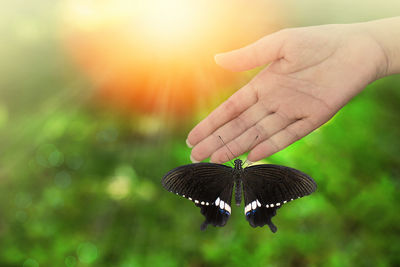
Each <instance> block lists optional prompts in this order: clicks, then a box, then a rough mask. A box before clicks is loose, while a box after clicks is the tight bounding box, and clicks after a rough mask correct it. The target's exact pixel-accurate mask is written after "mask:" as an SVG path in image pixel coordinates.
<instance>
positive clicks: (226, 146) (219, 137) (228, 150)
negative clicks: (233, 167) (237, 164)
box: [218, 135, 236, 164]
mask: <svg viewBox="0 0 400 267" xmlns="http://www.w3.org/2000/svg"><path fill="white" fill-rule="evenodd" d="M218 137H219V139H221V141H222V143H223V144H224V146H226V148H227V149H228V151H229V152H231V154H232V156H233V159H234V158H236V157H235V155H234V154H233V153H232V151H231V150H230V149H229V147H228V146H227V145H226V144H225V142H224V140H223V139H222V137H221V136H220V135H218ZM226 157H227V158H228V161H232V159H230V158H229V156H228V154H226ZM231 163H232V162H231ZM232 164H233V163H232Z"/></svg>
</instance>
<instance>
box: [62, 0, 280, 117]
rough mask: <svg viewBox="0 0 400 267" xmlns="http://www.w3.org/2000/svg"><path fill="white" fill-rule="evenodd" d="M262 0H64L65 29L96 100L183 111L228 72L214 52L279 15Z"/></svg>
mask: <svg viewBox="0 0 400 267" xmlns="http://www.w3.org/2000/svg"><path fill="white" fill-rule="evenodd" d="M262 2H263V1H262V0H254V1H252V2H250V3H249V2H248V1H228V0H221V1H214V0H202V1H197V0H196V1H195V0H146V1H134V0H114V1H77V0H70V1H68V2H67V8H66V9H65V10H66V13H65V22H66V23H65V26H66V27H65V29H64V30H65V35H66V41H67V45H68V48H69V49H70V51H71V52H72V54H73V55H74V57H75V58H76V59H77V60H78V62H79V65H81V66H82V67H83V70H84V71H85V72H86V73H87V74H88V75H89V77H90V78H91V79H92V80H93V82H94V84H95V85H96V87H97V88H98V90H97V93H96V95H97V96H98V97H99V98H100V99H102V102H103V103H111V104H113V105H114V106H116V107H118V108H121V107H123V108H124V109H128V110H136V111H141V112H151V113H158V114H159V113H163V114H164V113H166V114H175V115H177V114H178V115H182V114H186V115H190V114H191V113H192V112H193V111H195V110H196V108H198V107H199V106H201V105H203V104H204V103H205V102H207V99H208V98H209V97H211V96H212V95H213V94H214V93H215V92H216V91H217V86H225V87H226V85H227V84H229V83H230V82H229V81H231V80H232V78H233V74H231V73H229V72H227V71H224V70H222V69H220V68H219V67H217V66H216V65H215V63H214V62H213V56H214V54H215V53H217V52H222V51H226V50H229V49H233V48H237V47H239V46H242V45H245V44H247V43H249V42H251V41H254V40H255V39H257V38H259V37H261V36H262V35H263V34H265V33H268V32H271V26H270V24H271V20H276V19H277V17H278V15H277V13H276V12H272V11H271V7H269V11H270V16H266V14H265V10H262V9H260V7H261V3H262ZM274 24H276V21H274ZM246 29H247V30H246ZM248 29H251V31H249V30H248Z"/></svg>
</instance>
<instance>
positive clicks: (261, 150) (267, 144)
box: [247, 118, 316, 162]
mask: <svg viewBox="0 0 400 267" xmlns="http://www.w3.org/2000/svg"><path fill="white" fill-rule="evenodd" d="M315 128H316V127H315V126H314V125H313V124H312V123H311V122H310V121H309V120H308V119H307V118H305V119H301V120H297V121H296V122H294V123H292V124H290V125H289V126H288V127H286V128H284V129H282V130H281V131H279V132H277V133H276V134H274V135H273V136H271V137H270V138H268V139H266V140H265V141H263V142H262V143H260V144H258V145H257V146H256V147H255V148H253V149H252V150H251V151H250V153H249V155H248V157H247V159H248V160H249V161H251V162H255V161H258V160H261V159H263V158H266V157H268V156H270V155H272V154H274V153H276V152H278V151H280V150H282V149H283V148H285V147H287V146H288V145H290V144H292V143H294V142H296V141H297V140H299V139H300V138H302V137H304V136H306V135H307V134H309V133H310V132H312V131H313V130H314V129H315Z"/></svg>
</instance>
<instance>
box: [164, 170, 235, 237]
mask: <svg viewBox="0 0 400 267" xmlns="http://www.w3.org/2000/svg"><path fill="white" fill-rule="evenodd" d="M232 171H233V169H232V168H231V167H228V166H225V165H221V164H215V163H194V164H189V165H184V166H180V167H177V168H175V169H173V170H171V171H169V172H168V173H167V174H166V175H165V176H164V177H163V179H162V185H163V186H164V188H165V189H167V190H168V191H170V192H172V193H175V194H177V195H180V196H183V197H185V198H187V199H189V200H191V201H193V202H194V203H195V204H196V206H198V207H200V209H201V213H202V214H203V215H204V217H205V218H206V220H205V221H204V223H203V224H202V225H201V229H202V230H205V229H206V227H207V225H208V224H212V225H214V226H224V225H225V224H226V222H227V221H228V219H229V216H230V214H231V199H232V190H233V183H234V180H233V177H232Z"/></svg>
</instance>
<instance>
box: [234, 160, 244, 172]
mask: <svg viewBox="0 0 400 267" xmlns="http://www.w3.org/2000/svg"><path fill="white" fill-rule="evenodd" d="M234 162H235V169H236V170H241V169H242V161H241V160H240V159H235V161H234Z"/></svg>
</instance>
